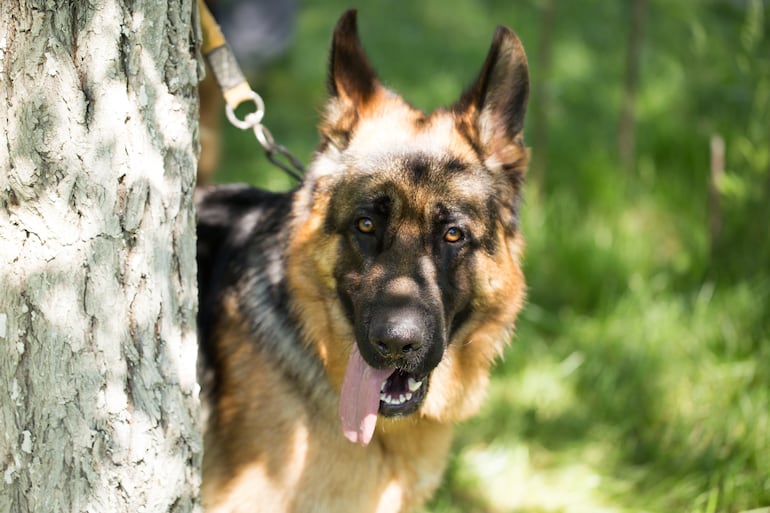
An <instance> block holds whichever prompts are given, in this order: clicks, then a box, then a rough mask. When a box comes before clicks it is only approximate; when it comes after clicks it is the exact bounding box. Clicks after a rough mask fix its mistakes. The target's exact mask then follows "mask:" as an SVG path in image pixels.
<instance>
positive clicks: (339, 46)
mask: <svg viewBox="0 0 770 513" xmlns="http://www.w3.org/2000/svg"><path fill="white" fill-rule="evenodd" d="M380 88H381V85H380V82H379V80H378V79H377V74H376V73H375V72H374V69H373V68H372V66H371V64H369V59H368V58H367V57H366V53H365V52H364V48H363V46H362V45H361V40H360V39H359V37H358V24H357V23H356V10H355V9H350V10H349V11H346V12H345V13H344V14H343V15H342V16H341V17H340V19H339V21H338V22H337V27H336V28H335V29H334V40H333V42H332V51H331V58H330V62H329V94H330V95H331V96H332V97H333V98H338V99H339V100H340V101H341V102H343V103H345V104H347V105H346V107H352V108H354V109H360V108H362V107H363V106H365V105H366V104H367V103H368V102H369V100H371V99H372V97H373V96H374V95H375V93H376V92H377V91H378V89H380Z"/></svg>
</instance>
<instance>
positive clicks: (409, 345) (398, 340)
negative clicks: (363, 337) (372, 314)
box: [369, 311, 426, 359]
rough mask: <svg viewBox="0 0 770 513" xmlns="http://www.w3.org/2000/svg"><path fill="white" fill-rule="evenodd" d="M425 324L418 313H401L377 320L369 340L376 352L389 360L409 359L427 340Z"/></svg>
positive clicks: (370, 332)
mask: <svg viewBox="0 0 770 513" xmlns="http://www.w3.org/2000/svg"><path fill="white" fill-rule="evenodd" d="M424 324H425V323H424V322H422V319H421V316H420V314H418V313H416V312H409V311H407V312H403V311H402V312H399V313H394V314H391V315H388V316H382V317H380V318H379V319H375V320H374V321H373V322H372V324H371V327H370V331H369V339H370V341H371V343H372V345H373V346H374V348H375V350H376V351H377V352H378V353H379V354H380V355H381V356H383V357H385V358H388V359H403V358H409V357H410V356H413V355H414V354H415V353H417V352H418V351H419V350H420V348H421V347H422V346H423V343H424V342H425V339H426V329H425V325H424Z"/></svg>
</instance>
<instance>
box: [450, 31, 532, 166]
mask: <svg viewBox="0 0 770 513" xmlns="http://www.w3.org/2000/svg"><path fill="white" fill-rule="evenodd" d="M528 97H529V71H528V67H527V57H526V55H525V54H524V47H523V46H522V44H521V41H519V38H518V37H516V34H514V33H513V31H511V30H510V29H509V28H507V27H503V26H499V27H497V31H496V32H495V37H494V39H493V40H492V45H491V47H490V49H489V53H488V54H487V58H486V61H484V65H483V66H482V68H481V72H480V73H479V76H478V77H477V78H476V81H475V82H474V83H473V85H471V86H470V87H469V88H468V89H467V90H466V91H465V92H464V93H463V95H462V96H461V97H460V100H459V101H458V102H457V104H455V106H454V111H455V115H456V117H457V122H458V126H459V128H460V129H461V130H462V131H464V132H466V134H467V135H468V136H469V137H470V139H471V141H473V142H474V143H475V144H477V145H478V149H479V150H480V152H481V154H482V155H484V158H485V159H486V160H487V164H488V165H490V167H502V168H505V169H511V168H514V169H515V170H516V171H519V172H523V171H524V167H525V166H526V160H527V152H526V150H525V149H524V139H523V135H522V130H523V128H524V115H525V114H526V111H527V99H528Z"/></svg>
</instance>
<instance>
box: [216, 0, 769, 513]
mask: <svg viewBox="0 0 770 513" xmlns="http://www.w3.org/2000/svg"><path fill="white" fill-rule="evenodd" d="M223 7H225V8H226V6H223ZM348 7H349V4H348V3H347V2H343V1H341V0H329V1H325V2H310V1H306V2H300V3H299V4H298V5H297V6H296V10H295V16H296V17H295V19H294V31H293V37H292V39H291V42H290V45H289V47H288V49H287V50H286V51H285V52H284V53H283V54H282V55H281V56H280V57H278V58H276V59H274V60H272V61H271V62H270V63H269V64H267V65H263V66H261V67H260V68H259V70H258V71H257V72H256V73H255V79H254V80H253V81H252V86H254V87H255V89H256V90H257V91H259V92H260V94H261V95H262V96H263V97H264V99H265V102H266V104H267V115H266V118H265V123H266V125H267V126H268V127H269V128H270V129H271V131H272V133H273V135H274V136H275V138H276V140H278V142H280V143H282V144H283V145H285V146H287V147H289V148H290V149H291V150H292V151H293V152H294V153H295V154H297V155H298V156H299V157H300V158H301V159H302V160H303V161H305V162H307V161H308V160H309V158H310V156H311V154H312V152H313V149H314V147H315V144H316V141H317V135H316V131H315V126H316V124H317V122H318V113H319V111H320V109H321V106H322V104H323V101H324V98H325V75H326V63H327V51H328V46H329V42H330V37H331V32H332V29H333V26H334V24H335V22H336V19H337V17H338V16H339V15H340V14H341V13H342V11H343V10H344V9H346V8H348ZM358 8H359V28H360V32H361V35H362V40H363V42H364V46H365V47H366V48H367V51H368V53H369V55H370V58H371V60H372V63H373V64H374V66H375V68H376V69H377V70H378V72H379V74H380V76H381V78H382V79H383V81H384V82H385V83H386V84H387V85H389V86H391V87H392V88H394V89H396V90H397V91H399V92H401V93H402V94H403V95H404V97H405V98H406V99H407V100H408V101H410V102H411V103H412V104H414V105H416V106H418V107H420V108H423V109H425V110H431V109H433V108H435V107H436V106H439V105H447V104H451V103H452V102H454V101H455V99H456V98H458V96H459V94H460V92H461V91H462V89H463V87H464V86H465V85H467V84H468V83H470V81H471V80H472V79H473V77H474V76H475V74H476V73H477V71H478V70H479V68H480V66H481V63H482V62H483V59H484V57H485V55H486V50H487V48H488V45H489V43H490V41H491V37H492V34H493V31H494V28H495V26H496V25H497V24H505V25H508V26H509V27H511V28H513V29H514V30H515V31H516V32H517V34H518V35H519V37H520V38H521V39H522V41H523V43H524V46H525V48H526V49H527V52H528V56H529V61H530V72H531V79H532V85H533V89H532V95H531V101H530V110H529V115H528V121H527V128H526V134H527V142H528V145H529V146H531V147H532V151H533V161H532V166H531V172H530V175H529V182H528V185H527V190H526V194H525V198H526V205H525V208H524V211H523V213H522V217H523V230H524V233H525V236H526V238H527V241H528V248H527V259H526V275H527V279H528V283H529V301H528V304H527V306H526V308H525V310H524V311H523V313H522V315H521V318H520V320H519V323H518V326H517V334H516V336H515V337H514V340H513V343H512V345H511V346H510V348H509V350H508V351H507V353H506V356H505V359H504V361H503V362H502V363H501V364H500V365H498V366H497V368H496V370H495V378H494V381H493V385H492V389H491V391H490V396H489V399H488V401H487V403H486V405H485V407H484V410H483V411H482V413H481V415H479V416H478V417H476V418H475V419H473V420H472V421H469V422H467V423H465V424H463V425H462V426H460V427H459V428H458V439H457V444H456V451H455V453H454V456H453V458H452V460H451V463H450V465H449V469H448V472H447V475H446V479H445V484H444V485H443V487H442V489H441V490H440V492H439V493H438V494H437V496H436V498H435V499H434V501H433V502H432V503H431V504H430V505H429V506H428V507H427V508H426V511H432V512H447V513H449V512H452V513H455V512H482V511H488V512H526V513H534V512H556V511H565V512H583V511H585V512H597V511H600V512H616V511H654V512H703V513H712V512H717V511H720V512H721V511H724V512H740V511H751V510H754V511H757V512H770V306H769V304H770V30H769V29H770V12H768V11H770V4H769V3H768V2H767V1H766V0H702V1H695V0H690V1H686V0H666V1H664V0H628V1H625V2H605V1H599V0H584V1H581V2H558V1H556V0H483V1H474V0H453V1H451V2H447V1H446V0H422V1H419V2H417V1H410V2H407V1H398V0H369V1H367V2H366V3H365V5H359V6H358ZM223 141H224V151H223V154H222V162H221V170H220V171H218V174H217V176H216V180H217V181H219V182H231V181H246V182H250V183H253V184H256V185H259V186H262V187H266V188H269V189H273V190H281V189H287V188H290V187H291V186H292V185H293V183H292V182H291V180H290V179H288V178H287V177H286V176H285V175H283V174H282V173H281V172H280V171H276V170H274V169H273V168H271V167H270V166H269V165H268V164H267V162H266V161H265V160H264V158H263V156H262V154H261V151H260V149H259V148H258V147H257V145H256V143H255V141H254V138H253V136H252V134H250V133H242V132H238V131H237V130H235V129H232V128H229V127H227V128H224V132H223ZM721 145H723V149H724V151H723V155H722V156H721V157H720V151H719V150H720V146H721Z"/></svg>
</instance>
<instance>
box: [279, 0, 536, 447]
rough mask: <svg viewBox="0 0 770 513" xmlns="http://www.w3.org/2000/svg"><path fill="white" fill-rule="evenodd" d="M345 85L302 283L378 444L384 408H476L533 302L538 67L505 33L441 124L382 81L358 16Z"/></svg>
mask: <svg viewBox="0 0 770 513" xmlns="http://www.w3.org/2000/svg"><path fill="white" fill-rule="evenodd" d="M329 91H330V99H329V102H328V104H327V107H326V112H325V116H324V119H323V121H322V123H321V127H320V132H321V145H320V147H319V150H318V152H317V154H316V156H315V159H314V161H313V164H312V165H311V168H310V170H309V173H308V176H307V178H306V180H305V182H304V183H303V186H302V187H301V189H300V190H299V192H298V195H297V200H296V204H295V211H294V215H295V217H294V219H293V222H294V223H295V225H294V227H293V230H294V231H293V236H292V239H291V248H290V251H289V253H288V254H289V257H288V264H289V266H291V267H292V272H290V273H289V275H290V279H291V287H292V291H293V300H294V306H295V308H297V309H298V310H299V311H301V315H300V318H302V319H303V322H304V326H303V328H304V331H305V333H306V335H308V338H309V339H310V340H312V341H313V343H314V344H315V347H316V350H317V351H318V353H319V355H320V357H321V359H322V360H323V361H324V364H325V365H326V368H327V371H328V373H329V376H330V379H331V381H332V383H333V384H334V385H335V386H337V387H338V388H339V389H340V390H341V405H340V413H341V416H342V422H343V429H345V431H346V436H348V438H350V439H351V440H353V441H357V442H360V443H368V441H369V439H370V438H371V436H372V432H373V430H374V423H375V422H376V415H377V414H378V413H379V414H380V415H382V416H404V415H408V414H411V413H414V412H419V414H421V415H425V416H430V417H432V418H434V419H437V420H440V421H449V420H455V419H459V418H463V417H466V416H467V415H469V414H471V413H472V412H474V411H475V410H476V409H477V407H478V404H479V402H480V399H481V396H482V395H483V390H484V388H485V386H486V383H487V379H488V371H489V366H490V364H491V362H492V360H493V359H494V357H495V356H496V355H498V354H499V353H500V351H501V350H502V347H503V345H504V343H505V341H506V340H507V339H508V338H509V336H510V332H511V329H512V327H513V321H514V319H515V316H516V314H517V312H518V310H519V308H520V307H521V303H522V301H523V295H524V280H523V276H522V273H521V267H520V261H519V260H520V253H521V250H522V245H523V243H522V240H521V236H520V234H519V228H518V209H519V202H520V194H521V188H522V183H523V177H524V173H525V169H526V164H527V156H528V154H527V150H526V148H525V147H524V143H523V137H522V128H523V123H524V114H525V111H526V103H527V97H528V92H529V80H528V71H527V61H526V57H525V55H524V50H523V48H522V45H521V43H520V42H519V39H518V38H517V37H516V35H515V34H514V33H513V32H511V31H510V30H509V29H507V28H505V27H499V28H498V29H497V32H496V33H495V36H494V39H493V41H492V46H491V48H490V50H489V53H488V55H487V58H486V60H485V62H484V64H483V66H482V69H481V72H480V73H479V75H478V77H477V78H476V80H475V82H474V83H473V84H472V85H471V86H470V87H469V88H468V89H467V90H466V91H465V93H463V94H462V96H461V97H460V99H459V100H458V102H457V103H456V104H455V105H454V106H452V107H450V108H446V109H439V110H437V111H435V112H433V113H432V114H429V115H428V114H425V113H423V112H421V111H419V110H417V109H415V108H413V107H411V106H410V105H408V104H407V103H406V102H405V101H404V100H403V99H402V98H401V97H399V96H398V95H396V94H395V93H393V92H392V91H390V90H388V89H387V88H385V87H384V86H383V85H382V84H381V83H380V81H379V80H378V78H377V76H376V74H375V72H374V70H373V69H372V67H371V65H370V64H369V61H368V59H367V57H366V55H365V53H364V50H363V48H362V46H361V43H360V41H359V38H358V33H357V28H356V15H355V11H349V12H347V13H345V14H344V15H343V16H342V18H341V19H340V21H339V22H338V24H337V28H336V30H335V33H334V42H333V45H332V54H331V62H330V72H329Z"/></svg>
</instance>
